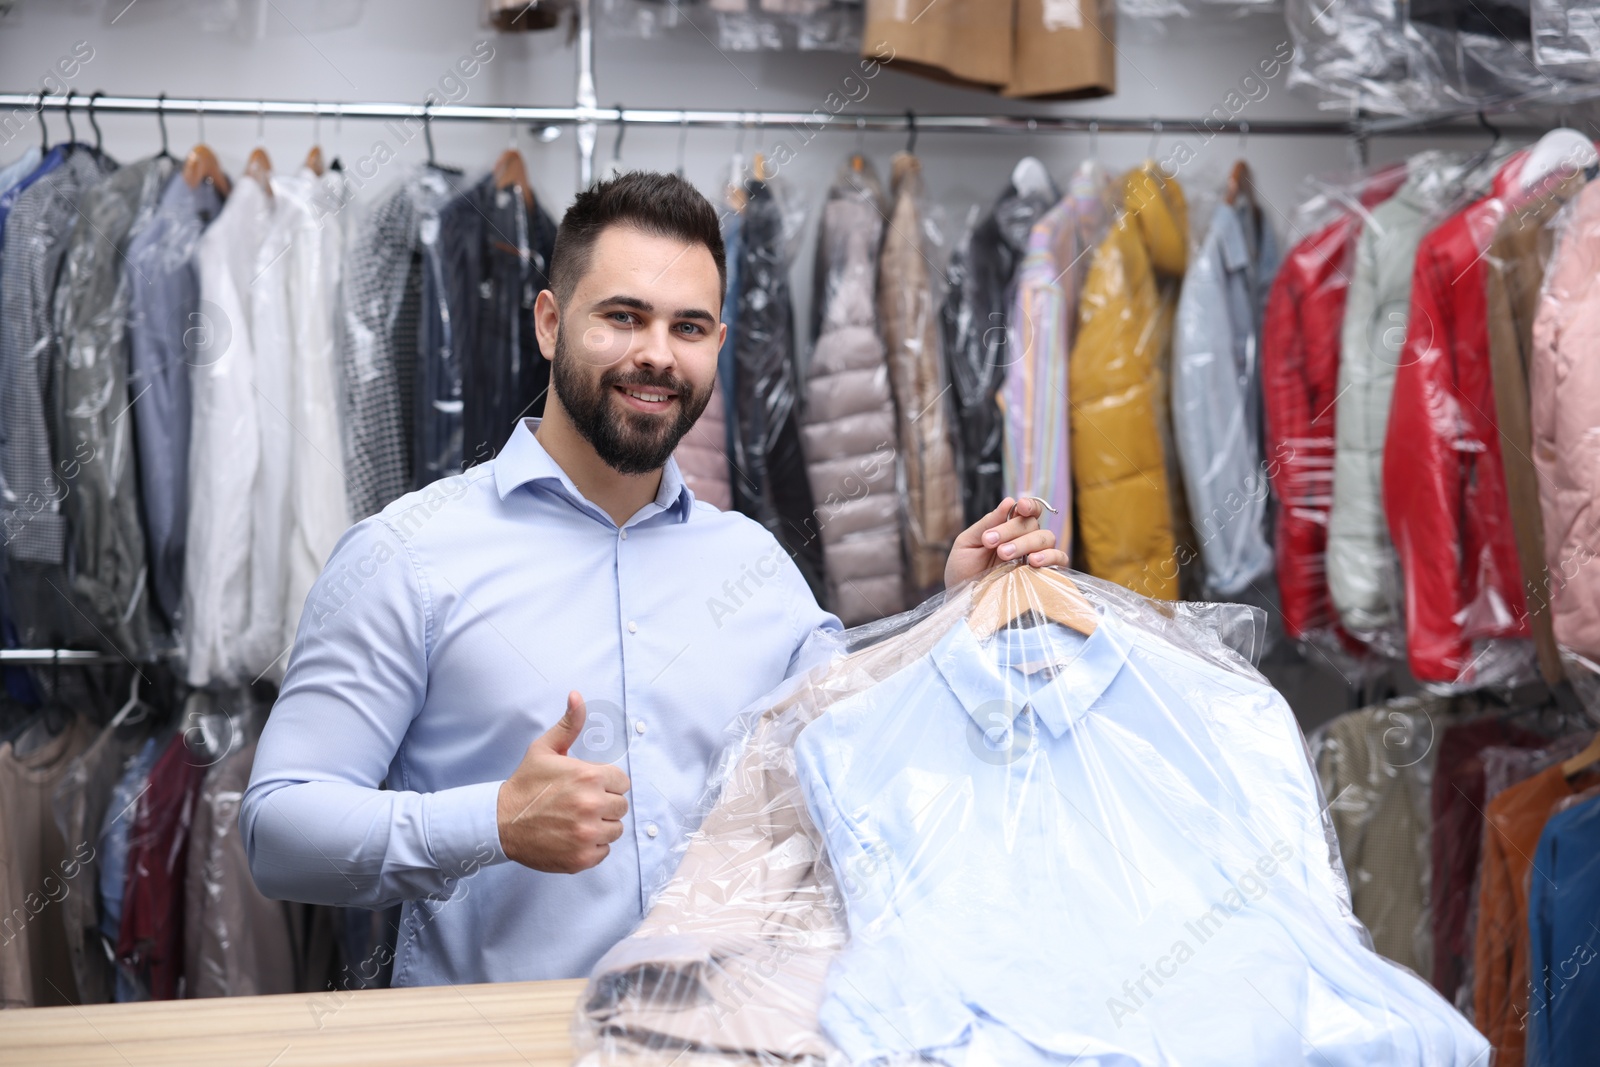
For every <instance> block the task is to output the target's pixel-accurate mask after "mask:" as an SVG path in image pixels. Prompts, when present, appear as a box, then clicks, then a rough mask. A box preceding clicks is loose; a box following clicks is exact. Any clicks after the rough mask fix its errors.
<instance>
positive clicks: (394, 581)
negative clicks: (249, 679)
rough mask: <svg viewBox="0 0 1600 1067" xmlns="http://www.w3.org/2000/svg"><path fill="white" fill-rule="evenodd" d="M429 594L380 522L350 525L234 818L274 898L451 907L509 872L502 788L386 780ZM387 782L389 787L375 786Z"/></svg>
mask: <svg viewBox="0 0 1600 1067" xmlns="http://www.w3.org/2000/svg"><path fill="white" fill-rule="evenodd" d="M429 610H430V609H429V597H428V592H427V588H426V586H425V585H424V584H423V581H422V578H421V575H420V574H419V572H418V571H417V569H416V567H415V566H414V565H413V562H412V559H411V556H410V555H409V553H408V551H407V547H406V545H405V543H404V542H403V540H402V539H401V538H400V537H399V536H398V535H397V534H396V533H395V531H394V530H393V529H391V528H390V527H389V526H388V525H387V523H385V522H384V521H383V519H382V518H381V517H378V518H372V519H368V520H366V521H364V522H361V523H359V524H357V525H356V526H354V527H352V528H351V529H350V530H349V531H348V532H347V533H346V534H345V535H344V537H343V538H341V539H340V541H339V544H338V545H337V546H336V547H335V548H334V551H333V554H332V556H331V557H330V558H329V560H328V564H327V566H326V567H325V568H324V570H323V572H322V575H321V576H320V577H319V578H318V579H317V582H316V585H315V586H313V588H312V591H311V595H310V596H309V597H308V598H307V600H306V607H305V610H304V613H303V614H302V616H301V619H300V626H299V631H298V633H297V635H296V637H295V645H294V651H293V653H292V654H291V657H290V661H289V667H288V670H287V672H286V674H285V676H284V681H283V687H282V690H281V692H280V695H279V697H278V701H277V703H276V704H275V705H274V707H273V709H272V714H271V716H270V718H269V719H268V721H267V724H266V726H265V728H264V729H263V731H262V735H261V741H260V744H259V746H258V748H257V752H256V759H255V765H254V767H253V769H252V772H251V776H250V786H249V788H248V789H247V790H246V792H245V795H244V798H243V800H242V802H241V804H240V808H239V825H240V832H241V834H242V837H243V840H244V844H245V848H246V851H247V853H248V855H249V858H250V869H251V872H252V874H253V875H254V877H255V880H256V884H257V886H258V887H259V888H260V889H261V891H262V892H263V893H265V894H267V895H268V896H271V897H277V898H281V899H289V900H300V901H306V902H309V903H318V904H341V905H349V906H361V907H383V906H386V905H388V904H391V903H394V902H396V901H401V900H415V899H421V898H431V899H445V898H448V897H449V896H450V895H451V894H452V893H453V892H454V889H455V886H456V884H457V880H458V879H460V878H462V877H464V876H466V875H468V874H470V873H472V872H474V871H476V870H478V869H480V868H482V867H484V866H488V865H490V864H494V863H499V862H503V861H504V860H505V855H504V853H503V851H502V850H501V847H500V837H499V829H498V820H497V808H496V805H497V797H498V793H499V788H500V785H501V782H500V781H489V782H481V783H475V784H471V785H465V786H460V787H456V788H452V789H444V790H440V791H438V792H433V793H421V792H415V791H411V790H407V789H405V788H403V786H404V785H405V784H406V783H405V780H404V779H405V775H404V774H403V773H401V774H399V775H398V776H397V777H398V781H396V780H394V778H393V777H392V776H391V774H390V770H391V767H392V766H393V765H394V763H395V757H396V753H397V752H398V751H399V749H400V745H401V743H402V741H403V740H404V739H405V736H406V732H407V730H408V729H409V728H410V725H411V722H412V720H413V719H414V718H415V717H416V715H417V713H418V712H419V711H420V710H421V708H422V702H423V699H424V697H425V695H426V693H427V680H428V645H429V633H430V628H431V619H430V615H429ZM386 779H390V783H389V784H390V785H391V786H400V787H402V788H390V789H383V788H380V787H381V786H382V785H383V784H384V782H385V780H386Z"/></svg>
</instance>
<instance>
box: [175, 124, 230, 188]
mask: <svg viewBox="0 0 1600 1067" xmlns="http://www.w3.org/2000/svg"><path fill="white" fill-rule="evenodd" d="M195 121H196V122H197V123H198V124H199V127H200V139H199V140H198V141H196V142H195V146H194V147H193V148H191V149H189V154H188V156H187V157H185V158H184V161H183V183H184V184H185V185H187V186H188V187H189V188H191V189H198V188H200V183H201V182H205V181H209V182H210V183H211V187H212V188H213V189H215V190H216V191H217V195H218V196H221V197H223V198H224V199H226V197H227V195H228V193H229V192H231V191H232V188H233V187H232V185H231V184H230V183H229V182H228V176H227V175H226V174H224V173H223V172H222V164H221V163H219V162H217V154H216V153H215V152H213V151H211V149H210V147H209V146H208V145H207V144H206V126H205V113H204V112H203V111H197V112H196V113H195Z"/></svg>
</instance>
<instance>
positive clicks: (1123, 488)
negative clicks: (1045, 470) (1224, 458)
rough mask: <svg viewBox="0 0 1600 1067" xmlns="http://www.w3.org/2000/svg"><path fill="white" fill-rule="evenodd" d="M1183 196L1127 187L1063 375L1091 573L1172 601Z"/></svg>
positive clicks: (1139, 180)
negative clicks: (1173, 393)
mask: <svg viewBox="0 0 1600 1067" xmlns="http://www.w3.org/2000/svg"><path fill="white" fill-rule="evenodd" d="M1188 230H1189V222H1188V213H1187V209H1186V206H1185V201H1184V197H1183V189H1182V187H1181V186H1179V185H1178V183H1177V182H1176V181H1173V180H1171V179H1168V178H1165V177H1163V176H1162V175H1161V174H1160V172H1159V170H1158V168H1157V167H1156V165H1155V164H1154V163H1146V164H1144V165H1143V166H1140V167H1138V168H1136V169H1134V170H1132V171H1129V172H1128V173H1127V174H1126V175H1124V176H1123V178H1122V214H1121V215H1119V216H1118V218H1117V220H1116V222H1115V223H1113V224H1112V226H1111V230H1110V232H1109V233H1107V234H1106V239H1105V240H1104V241H1102V242H1101V243H1100V246H1099V247H1098V248H1097V249H1095V253H1094V258H1093V259H1092V260H1091V261H1090V265H1089V275H1088V277H1087V278H1086V279H1085V280H1084V283H1083V295H1082V297H1081V298H1080V302H1079V311H1078V339H1077V342H1076V343H1075V344H1074V345H1073V347H1072V355H1071V358H1070V360H1069V362H1068V366H1067V378H1068V389H1069V392H1070V395H1071V397H1072V404H1073V419H1072V475H1073V481H1074V484H1075V488H1076V490H1077V492H1076V497H1077V505H1078V531H1079V535H1080V537H1081V539H1082V549H1083V558H1084V564H1085V567H1086V569H1087V570H1088V571H1089V572H1090V573H1092V574H1095V575H1096V576H1098V577H1101V578H1107V579H1110V580H1111V581H1114V582H1117V583H1119V584H1121V585H1124V586H1127V587H1128V588H1129V589H1132V590H1133V591H1134V592H1137V593H1141V594H1143V595H1145V596H1153V597H1157V598H1159V599H1162V600H1176V599H1177V596H1178V569H1179V561H1178V558H1177V537H1178V533H1177V530H1176V523H1175V521H1174V513H1175V510H1176V509H1175V507H1174V504H1173V488H1172V487H1171V486H1170V484H1169V481H1168V470H1169V460H1168V457H1169V456H1170V455H1171V447H1170V442H1169V433H1168V427H1167V384H1166V375H1167V350H1168V345H1169V343H1170V341H1171V337H1172V318H1173V312H1174V309H1175V307H1176V304H1177V298H1178V284H1179V282H1180V280H1181V279H1182V277H1183V271H1184V267H1185V266H1186V264H1187V262H1188Z"/></svg>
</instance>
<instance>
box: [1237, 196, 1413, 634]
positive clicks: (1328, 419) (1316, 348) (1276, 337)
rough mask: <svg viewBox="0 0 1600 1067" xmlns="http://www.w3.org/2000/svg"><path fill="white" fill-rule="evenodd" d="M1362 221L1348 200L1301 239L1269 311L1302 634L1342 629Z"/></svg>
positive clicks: (1289, 562) (1275, 418) (1281, 573)
mask: <svg viewBox="0 0 1600 1067" xmlns="http://www.w3.org/2000/svg"><path fill="white" fill-rule="evenodd" d="M1405 176H1406V168H1405V167H1404V166H1398V167H1390V168H1387V169H1385V170H1383V171H1380V172H1378V173H1377V174H1374V175H1373V176H1372V178H1371V179H1370V180H1369V181H1368V182H1367V183H1366V185H1365V187H1364V188H1363V189H1362V191H1361V205H1362V207H1364V208H1367V209H1369V210H1370V209H1371V208H1373V207H1376V206H1377V205H1378V204H1381V203H1382V202H1383V201H1385V200H1387V199H1389V197H1391V196H1393V195H1394V191H1395V190H1396V189H1397V188H1399V186H1400V183H1401V182H1402V181H1404V180H1405ZM1361 225H1362V219H1361V215H1360V214H1358V213H1357V212H1354V211H1348V210H1347V211H1345V212H1344V213H1343V214H1341V215H1340V216H1339V217H1338V218H1337V219H1335V220H1334V221H1333V222H1331V223H1329V224H1328V225H1326V226H1324V227H1323V228H1322V229H1320V230H1318V231H1317V232H1316V233H1313V234H1312V235H1311V236H1310V237H1307V238H1306V239H1305V240H1303V241H1301V242H1300V243H1299V244H1297V245H1295V246H1294V248H1293V249H1292V250H1291V251H1290V252H1289V254H1288V255H1287V256H1286V257H1284V260H1283V265H1282V266H1280V267H1279V268H1278V275H1277V277H1276V278H1275V279H1274V280H1273V282H1272V290H1271V292H1270V293H1269V294H1268V296H1267V310H1266V314H1265V317H1264V318H1263V320H1262V327H1261V382H1262V392H1263V402H1264V403H1265V406H1266V416H1267V422H1266V431H1267V455H1266V459H1267V477H1268V478H1269V479H1271V482H1272V492H1273V495H1274V496H1276V497H1277V498H1278V520H1277V546H1276V547H1277V558H1278V596H1279V600H1280V601H1281V606H1282V609H1283V626H1284V630H1285V631H1286V632H1287V633H1288V635H1289V636H1290V637H1291V638H1296V639H1298V638H1300V637H1303V636H1305V635H1306V634H1307V633H1308V632H1311V631H1314V630H1328V629H1333V630H1338V629H1339V628H1338V617H1337V615H1336V614H1335V612H1334V610H1333V604H1332V602H1331V601H1330V600H1329V597H1328V571H1327V550H1328V508H1329V506H1330V504H1331V503H1332V499H1333V442H1334V401H1335V400H1337V399H1338V397H1337V394H1338V389H1339V330H1340V326H1341V324H1342V323H1343V322H1344V304H1345V297H1346V295H1347V294H1348V293H1349V290H1350V275H1351V271H1352V270H1353V269H1354V266H1355V264H1354V258H1355V250H1356V240H1357V238H1359V237H1360V236H1361ZM1339 632H1340V634H1341V636H1343V632H1342V630H1341V631H1339ZM1351 640H1353V639H1351ZM1347 643H1349V642H1348V641H1347Z"/></svg>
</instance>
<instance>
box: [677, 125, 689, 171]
mask: <svg viewBox="0 0 1600 1067" xmlns="http://www.w3.org/2000/svg"><path fill="white" fill-rule="evenodd" d="M688 147H689V116H688V115H687V114H686V115H684V116H683V122H682V123H680V124H679V126H678V169H677V171H676V172H675V173H676V174H677V175H678V177H680V178H681V177H683V157H684V153H685V152H686V151H687V150H688Z"/></svg>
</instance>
